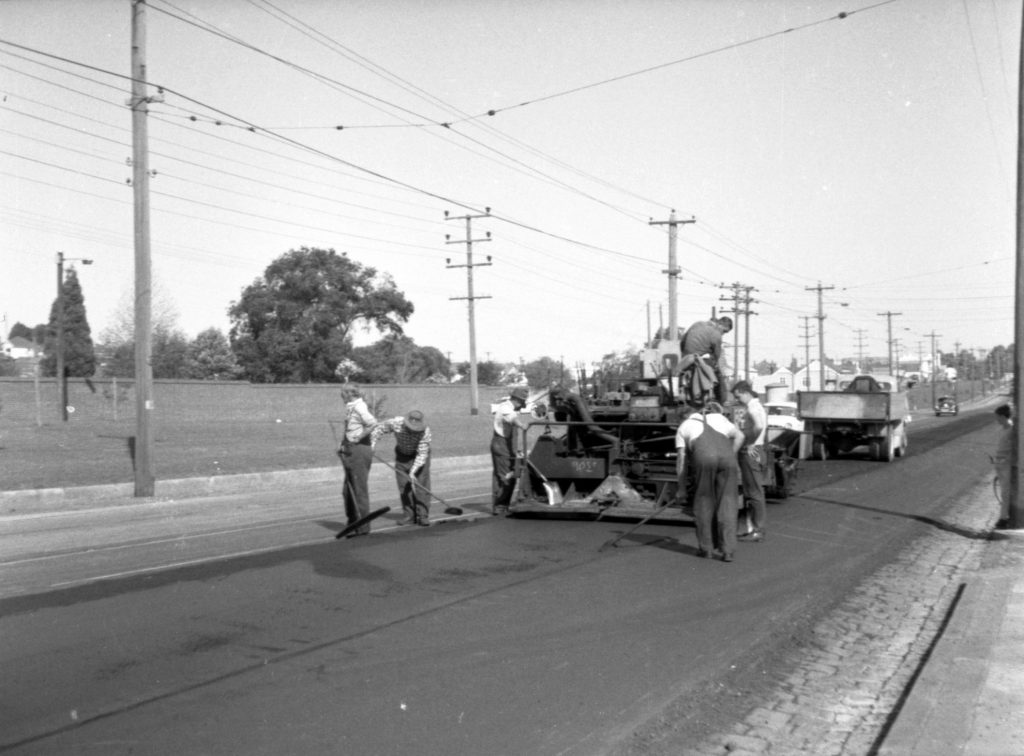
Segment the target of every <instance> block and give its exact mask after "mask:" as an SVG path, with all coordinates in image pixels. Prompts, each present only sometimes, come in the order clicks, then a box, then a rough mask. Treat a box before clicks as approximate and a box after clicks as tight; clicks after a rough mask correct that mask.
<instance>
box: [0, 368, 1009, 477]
mask: <svg viewBox="0 0 1024 756" xmlns="http://www.w3.org/2000/svg"><path fill="white" fill-rule="evenodd" d="M94 388H95V391H91V390H90V389H89V387H88V386H87V385H86V383H85V382H84V381H82V380H80V379H73V380H71V381H70V382H69V389H68V399H69V403H70V405H71V406H73V407H74V412H72V413H70V415H69V419H68V421H67V422H63V421H62V420H61V419H60V414H59V411H58V406H59V405H58V403H57V387H56V385H55V382H54V381H53V379H50V380H48V381H41V382H40V383H39V385H38V386H37V385H36V384H35V382H33V381H32V380H30V379H13V378H12V379H0V402H2V405H0V491H12V490H20V489H26V488H62V487H67V486H83V485H96V484H102V483H131V482H132V481H133V480H134V469H133V467H132V456H131V444H132V439H133V436H134V434H135V398H134V393H133V390H132V387H131V382H121V383H120V384H114V383H112V382H110V381H96V382H94ZM338 388H339V387H338V385H336V384H334V385H331V384H328V385H323V384H302V385H254V384H248V383H229V382H224V383H215V382H210V381H156V382H155V383H154V388H153V398H154V410H153V420H152V427H153V434H154V443H153V464H154V468H155V474H156V478H157V479H158V480H161V479H163V480H169V479H175V478H190V477H211V476H217V475H235V474H241V473H256V472H272V471H277V470H297V469H308V468H319V467H330V466H333V465H337V464H339V463H338V459H337V457H336V456H335V454H334V451H335V449H336V448H337V444H336V442H335V438H334V435H333V433H332V428H331V425H330V423H329V422H328V421H329V420H333V421H335V423H336V425H338V426H339V430H338V432H340V421H341V419H342V416H343V405H342V402H341V399H340V396H339V393H338ZM365 389H366V393H367V400H368V402H370V403H371V404H373V403H374V400H381V401H382V403H383V404H382V412H381V413H379V415H378V417H381V418H386V417H393V416H396V415H403V414H405V413H406V412H408V411H409V410H411V409H419V410H421V411H423V413H424V414H425V415H426V417H427V423H428V425H429V426H430V428H431V433H432V435H433V438H434V443H433V452H434V456H435V457H451V456H462V455H471V454H486V453H487V451H488V444H489V442H490V435H491V430H490V421H491V417H490V404H491V402H494V401H497V400H498V399H499V398H500V397H502V396H504V395H505V394H506V393H507V388H502V387H481V388H480V392H479V414H478V415H471V414H470V395H469V388H468V387H466V386H444V385H440V386H439V385H433V384H428V385H416V386H369V387H365ZM936 389H937V390H938V393H947V391H948V393H952V390H951V387H948V386H944V387H939V386H936ZM944 389H945V390H944ZM990 390H991V389H990ZM931 393H932V389H931V387H930V386H927V385H923V386H917V387H915V388H914V389H912V390H911V391H910V404H911V412H912V413H916V412H930V411H931ZM957 393H958V395H959V397H960V400H961V401H966V400H967V399H968V398H970V397H972V396H975V395H980V394H981V387H980V385H974V386H972V385H970V384H969V383H968V382H966V381H962V382H961V385H960V386H959V388H958V392H957ZM383 443H384V444H385V445H386V444H387V443H388V442H387V441H386V440H385V441H384V442H383Z"/></svg>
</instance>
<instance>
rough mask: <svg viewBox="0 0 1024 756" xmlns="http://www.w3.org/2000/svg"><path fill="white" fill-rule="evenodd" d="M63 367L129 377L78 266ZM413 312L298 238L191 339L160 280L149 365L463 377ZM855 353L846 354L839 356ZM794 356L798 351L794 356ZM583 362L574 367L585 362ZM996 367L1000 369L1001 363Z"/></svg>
mask: <svg viewBox="0 0 1024 756" xmlns="http://www.w3.org/2000/svg"><path fill="white" fill-rule="evenodd" d="M62 287H63V288H62V291H61V295H62V298H63V336H62V339H63V344H64V365H65V370H66V373H67V375H68V376H69V377H81V378H91V377H115V376H116V377H134V375H135V343H134V338H135V334H134V304H133V298H132V297H131V296H130V294H126V295H125V296H124V297H122V300H121V302H120V304H119V306H118V308H117V310H116V311H115V314H114V318H113V322H112V323H111V325H110V326H109V327H108V328H107V329H105V330H104V331H103V333H102V334H101V335H100V338H99V341H98V343H94V342H93V339H92V334H91V329H90V327H89V322H88V318H87V317H86V309H85V298H84V296H83V294H82V289H81V286H80V284H79V281H78V276H77V273H76V272H75V270H74V268H70V269H69V270H68V271H67V272H66V274H65V279H64V281H63V282H62ZM59 309H60V308H59V305H58V300H57V299H54V302H53V304H52V306H51V308H50V318H49V322H48V323H46V324H39V325H36V326H34V327H28V326H26V325H24V324H22V323H20V322H19V323H16V324H15V325H14V327H13V328H12V329H11V332H10V337H9V338H15V337H18V336H21V337H23V338H26V339H29V340H31V341H32V342H33V343H35V344H41V345H42V353H43V356H42V359H41V361H40V363H39V369H40V371H41V373H42V374H43V375H45V376H54V375H55V374H56V362H57V360H56V354H57V340H58V337H57V333H58V327H57V326H58V322H59V321H58V318H59V317H60V315H61V313H60V312H59ZM414 311H415V307H414V306H413V303H412V302H410V301H409V300H407V299H406V297H405V295H404V294H403V293H402V292H401V291H399V290H398V288H397V287H396V286H395V283H394V280H393V278H392V277H391V276H390V275H388V274H382V273H379V272H378V271H377V270H376V269H375V268H372V267H368V266H365V265H363V264H361V263H359V262H357V261H355V260H353V259H351V258H349V256H348V254H347V253H341V254H338V253H337V252H335V251H334V250H333V249H318V248H310V247H300V248H299V249H293V250H289V251H288V252H286V253H285V254H283V255H281V256H280V257H278V258H276V259H275V260H273V261H272V262H271V263H270V264H269V265H268V266H267V268H266V269H265V270H264V272H263V274H262V275H261V276H260V277H258V278H256V279H255V280H254V281H253V282H252V283H251V284H250V285H249V286H247V287H245V288H244V289H243V290H242V292H241V295H240V297H239V298H238V300H236V301H234V302H231V303H230V306H229V307H228V310H227V313H228V316H229V319H230V323H231V326H230V330H229V332H228V333H227V334H224V333H223V332H221V331H220V330H219V329H217V328H208V329H206V330H204V331H202V332H201V333H199V334H198V335H197V336H196V337H195V338H193V339H189V338H188V337H187V336H186V335H185V334H184V332H183V331H182V330H181V329H180V328H178V327H177V312H176V311H175V309H174V307H173V305H172V304H170V303H169V301H168V299H167V298H166V296H164V295H163V294H162V292H160V291H159V289H157V290H155V292H154V298H153V313H152V322H153V332H152V349H151V355H150V359H151V364H152V369H153V377H154V378H170V379H174V378H179V379H181V378H184V379H196V380H248V381H251V382H254V383H333V382H344V381H358V382H361V383H426V382H434V383H450V382H460V381H468V380H469V378H468V376H469V371H470V365H469V363H468V362H460V363H452V362H451V361H450V360H449V359H447V358H446V357H445V355H444V354H443V353H442V352H441V351H440V350H439V349H437V348H436V347H432V346H423V345H419V344H416V342H415V341H414V340H413V339H411V338H410V337H408V336H406V335H405V333H404V330H403V325H404V324H405V323H407V322H408V320H409V318H410V317H411V316H412V314H413V312H414ZM357 328H361V329H364V330H375V331H376V332H378V333H380V334H381V338H380V339H379V340H378V341H376V342H375V343H373V344H370V345H368V346H360V347H356V346H353V343H352V334H353V332H354V330H355V329H357ZM1012 349H1013V347H1012V345H1011V346H1010V347H1002V346H997V347H994V348H993V349H991V350H989V351H988V353H987V354H986V356H985V359H984V360H980V359H978V358H977V356H976V354H975V352H974V351H972V350H962V351H960V352H959V353H958V354H952V353H948V354H944V355H942V357H943V359H942V363H943V365H944V366H946V367H955V368H957V372H958V374H959V375H960V377H963V378H972V377H975V378H976V377H982V376H984V377H995V376H997V371H1000V366H1003V369H1002V372H1006V369H1012ZM642 351H643V347H636V346H630V347H628V348H626V349H623V350H621V351H616V352H610V353H608V354H606V355H604V356H603V358H602V360H601V362H600V364H599V365H598V366H595V367H594V369H595V370H596V371H598V372H600V373H601V374H602V375H603V376H609V377H622V376H638V375H639V374H640V366H641V355H642ZM13 362H14V361H13V360H12V359H11V358H10V357H8V356H6V355H4V356H0V375H14V374H16V373H17V370H16V368H15V367H14V365H13ZM847 363H849V365H850V367H851V368H852V366H853V362H852V361H851V360H846V361H841V362H840V363H839V364H840V365H846V364H847ZM792 364H793V365H796V358H795V357H794V358H793V360H792ZM752 367H753V368H754V370H755V371H756V372H758V373H761V372H762V371H764V370H766V371H767V374H770V373H771V372H774V370H775V368H776V367H777V364H776V363H775V362H773V361H769V360H762V361H761V362H758V363H755V364H754V365H753V366H752ZM583 370H584V369H583V368H578V369H577V372H578V373H581V374H582V372H583ZM998 374H1001V373H998ZM578 377H582V376H577V375H574V374H573V371H572V370H571V369H567V368H566V366H565V365H563V364H562V363H560V362H559V361H557V360H554V359H552V358H551V357H547V356H545V357H540V358H538V359H536V360H533V361H531V362H528V363H525V364H515V363H511V362H509V363H501V362H495V361H491V360H487V361H483V362H478V363H477V380H478V381H479V382H480V383H482V384H485V385H503V384H511V383H522V382H524V381H525V382H526V383H528V384H529V385H530V386H533V387H536V388H542V387H546V386H550V385H553V384H556V383H558V384H563V385H574V384H576V383H577V378H578Z"/></svg>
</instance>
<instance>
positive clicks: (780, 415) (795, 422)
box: [764, 402, 804, 431]
mask: <svg viewBox="0 0 1024 756" xmlns="http://www.w3.org/2000/svg"><path fill="white" fill-rule="evenodd" d="M764 409H765V412H766V413H767V414H768V427H769V428H782V429H783V430H796V431H801V430H803V429H804V422H803V420H801V419H800V418H799V417H797V414H796V402H768V403H766V404H765V405H764Z"/></svg>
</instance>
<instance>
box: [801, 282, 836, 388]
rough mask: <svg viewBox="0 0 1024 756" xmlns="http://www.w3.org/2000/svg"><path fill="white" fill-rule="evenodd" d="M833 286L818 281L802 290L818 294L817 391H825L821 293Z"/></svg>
mask: <svg viewBox="0 0 1024 756" xmlns="http://www.w3.org/2000/svg"><path fill="white" fill-rule="evenodd" d="M834 288H836V287H835V286H822V285H821V281H818V285H817V286H805V287H804V289H806V290H807V291H817V292H818V315H817V317H818V372H819V375H818V379H819V381H820V383H821V385H820V386H819V387H818V388H819V390H821V391H824V390H825V313H824V312H822V303H821V293H822V292H823V291H828V290H829V289H834Z"/></svg>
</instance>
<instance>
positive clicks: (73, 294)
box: [40, 268, 96, 378]
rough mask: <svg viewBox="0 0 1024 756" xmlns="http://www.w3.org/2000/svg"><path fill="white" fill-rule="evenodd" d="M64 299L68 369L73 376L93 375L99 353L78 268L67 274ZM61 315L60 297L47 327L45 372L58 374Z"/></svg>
mask: <svg viewBox="0 0 1024 756" xmlns="http://www.w3.org/2000/svg"><path fill="white" fill-rule="evenodd" d="M62 294H63V299H64V318H63V323H64V335H63V340H64V370H65V371H66V372H67V374H68V375H69V376H72V377H76V378H89V377H91V376H92V375H93V374H94V373H95V372H96V352H95V350H94V348H93V343H92V334H91V331H90V329H89V321H88V319H87V318H86V316H85V297H83V296H82V287H81V286H80V285H79V283H78V274H77V273H76V272H75V269H74V268H71V269H70V270H68V272H67V273H66V274H65V276H64V283H63V289H62ZM59 314H60V300H59V299H55V300H54V302H53V306H52V307H51V308H50V321H49V323H48V324H47V326H46V341H45V343H44V344H43V359H42V361H41V362H40V365H41V369H42V372H43V375H48V376H55V375H56V374H57V325H58V317H59Z"/></svg>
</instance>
